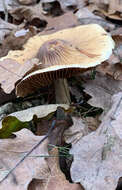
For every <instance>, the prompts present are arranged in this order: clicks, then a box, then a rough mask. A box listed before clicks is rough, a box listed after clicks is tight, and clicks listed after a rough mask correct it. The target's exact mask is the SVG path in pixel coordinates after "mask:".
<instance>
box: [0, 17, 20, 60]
mask: <svg viewBox="0 0 122 190" xmlns="http://www.w3.org/2000/svg"><path fill="white" fill-rule="evenodd" d="M15 29H17V26H16V25H14V24H10V23H8V22H6V21H4V20H2V19H1V18H0V44H2V41H3V39H4V37H5V35H8V34H9V33H10V32H11V31H12V30H15ZM0 57H1V50H0Z"/></svg>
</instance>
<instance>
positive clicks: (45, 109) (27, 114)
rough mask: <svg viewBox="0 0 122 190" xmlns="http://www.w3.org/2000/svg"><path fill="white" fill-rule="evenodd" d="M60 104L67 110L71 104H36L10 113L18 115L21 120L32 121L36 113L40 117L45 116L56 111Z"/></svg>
mask: <svg viewBox="0 0 122 190" xmlns="http://www.w3.org/2000/svg"><path fill="white" fill-rule="evenodd" d="M58 106H60V107H63V108H64V109H66V110H68V109H69V105H67V104H49V105H41V106H35V107H32V108H28V109H25V110H22V111H17V112H14V113H11V114H10V115H11V116H15V117H17V118H18V119H19V120H20V121H23V122H24V121H30V120H32V119H33V116H34V115H36V116H37V117H38V118H43V117H45V116H47V115H48V114H50V113H52V112H55V111H56V109H57V107H58Z"/></svg>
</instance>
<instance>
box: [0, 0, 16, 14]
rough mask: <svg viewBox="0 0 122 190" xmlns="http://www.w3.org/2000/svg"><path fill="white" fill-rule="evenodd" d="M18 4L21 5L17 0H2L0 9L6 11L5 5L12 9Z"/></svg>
mask: <svg viewBox="0 0 122 190" xmlns="http://www.w3.org/2000/svg"><path fill="white" fill-rule="evenodd" d="M18 5H19V4H18V2H17V1H15V0H6V1H3V0H1V1H0V11H1V12H4V11H5V7H6V9H7V10H10V9H12V8H13V6H14V7H16V6H18Z"/></svg>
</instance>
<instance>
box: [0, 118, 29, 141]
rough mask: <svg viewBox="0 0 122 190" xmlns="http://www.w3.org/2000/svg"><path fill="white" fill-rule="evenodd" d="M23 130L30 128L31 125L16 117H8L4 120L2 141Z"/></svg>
mask: <svg viewBox="0 0 122 190" xmlns="http://www.w3.org/2000/svg"><path fill="white" fill-rule="evenodd" d="M23 128H29V123H28V122H22V121H20V120H19V119H17V118H16V117H14V116H7V117H5V118H4V119H3V120H2V128H1V129H0V139H4V138H9V137H11V136H12V135H13V133H14V132H17V131H20V130H21V129H23Z"/></svg>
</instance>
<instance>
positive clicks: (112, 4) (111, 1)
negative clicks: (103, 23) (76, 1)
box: [89, 0, 122, 14]
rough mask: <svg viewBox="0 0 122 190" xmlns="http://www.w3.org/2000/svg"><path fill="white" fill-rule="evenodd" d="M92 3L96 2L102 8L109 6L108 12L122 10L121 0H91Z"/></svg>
mask: <svg viewBox="0 0 122 190" xmlns="http://www.w3.org/2000/svg"><path fill="white" fill-rule="evenodd" d="M89 2H90V3H95V4H96V5H97V6H98V7H100V8H104V9H105V8H106V7H108V13H109V14H113V13H115V12H116V11H118V12H122V2H121V0H116V1H115V0H89Z"/></svg>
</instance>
